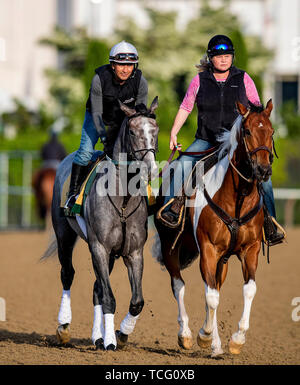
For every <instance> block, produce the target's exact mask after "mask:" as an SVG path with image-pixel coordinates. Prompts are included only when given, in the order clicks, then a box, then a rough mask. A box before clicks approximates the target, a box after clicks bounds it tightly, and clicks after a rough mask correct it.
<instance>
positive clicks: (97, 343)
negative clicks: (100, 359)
mask: <svg viewBox="0 0 300 385" xmlns="http://www.w3.org/2000/svg"><path fill="white" fill-rule="evenodd" d="M95 346H96V350H104V341H103V338H98V339H97V340H96V341H95Z"/></svg>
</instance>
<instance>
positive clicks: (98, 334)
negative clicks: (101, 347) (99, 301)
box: [92, 305, 104, 345]
mask: <svg viewBox="0 0 300 385" xmlns="http://www.w3.org/2000/svg"><path fill="white" fill-rule="evenodd" d="M103 337H104V325H103V313H102V306H101V305H96V306H94V323H93V330H92V341H93V344H94V345H95V342H96V341H97V340H99V339H100V338H103Z"/></svg>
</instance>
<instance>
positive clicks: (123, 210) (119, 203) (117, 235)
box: [42, 97, 159, 350]
mask: <svg viewBox="0 0 300 385" xmlns="http://www.w3.org/2000/svg"><path fill="white" fill-rule="evenodd" d="M120 107H121V109H122V110H123V111H124V112H125V114H126V117H125V120H124V122H123V124H122V127H121V129H120V132H119V136H118V138H117V140H116V143H115V146H114V151H113V157H112V159H109V158H107V159H108V160H107V161H102V162H100V164H99V165H98V167H99V168H98V171H97V175H96V178H95V181H94V183H93V185H92V187H91V190H90V192H89V195H88V196H87V198H86V200H85V202H84V206H83V209H84V221H85V230H84V227H82V226H80V222H79V221H78V219H81V220H82V218H81V217H80V218H79V217H78V216H77V219H76V218H72V217H68V218H66V217H63V216H61V215H60V207H59V206H60V201H61V194H62V188H63V184H64V182H65V180H66V178H67V176H68V175H69V173H70V170H71V166H72V161H73V158H74V155H75V153H73V154H70V155H69V156H68V157H67V158H66V159H65V160H64V161H63V162H62V163H61V164H60V166H59V168H58V170H57V174H56V179H55V184H54V191H53V201H52V222H53V228H54V231H55V235H56V240H55V241H54V242H53V243H52V244H51V245H50V246H49V247H48V249H47V251H46V252H45V254H44V256H43V257H42V259H45V258H47V257H49V256H50V255H53V254H55V253H56V252H57V253H58V257H59V261H60V263H61V281H62V286H63V293H62V298H61V305H60V310H59V314H58V323H59V326H58V328H57V333H56V334H57V337H58V339H59V341H60V342H61V343H67V342H68V341H69V340H70V327H69V326H70V323H71V318H72V314H71V300H70V288H71V285H72V282H73V278H74V273H75V270H74V268H73V265H72V253H73V248H74V244H75V241H76V239H77V237H78V235H79V236H80V237H81V238H83V239H84V240H85V241H86V242H87V243H88V246H89V250H90V252H91V255H92V262H93V267H94V271H95V275H96V281H95V284H94V290H93V304H94V324H93V330H92V342H93V344H94V345H96V347H97V348H102V349H103V348H104V349H106V350H115V349H116V347H117V341H118V345H119V346H122V345H125V344H126V342H127V339H128V335H129V334H130V333H132V332H133V329H134V327H135V324H136V321H137V319H138V317H139V314H140V313H141V311H142V308H143V305H144V300H143V294H142V274H143V247H144V244H145V242H146V240H147V228H148V227H147V225H148V221H147V220H148V213H147V202H146V199H145V197H144V196H143V193H142V190H141V189H140V188H137V189H136V191H135V192H134V193H132V192H131V191H127V190H130V189H129V188H128V186H130V183H131V182H133V181H134V178H136V175H139V173H137V172H135V173H134V172H133V173H130V168H131V167H132V165H133V164H135V166H136V165H138V167H139V166H141V169H142V165H144V166H145V167H144V171H145V169H146V172H147V174H148V175H147V177H148V176H150V177H151V176H153V175H156V174H157V166H156V162H155V153H156V149H157V137H158V130H159V129H158V125H157V123H156V120H155V115H154V111H155V109H156V108H157V107H158V98H157V97H156V98H155V99H154V100H153V102H152V104H151V106H150V109H147V108H146V107H145V109H144V110H140V111H139V112H137V111H136V110H135V109H130V108H128V107H127V106H125V105H124V104H122V103H121V102H120ZM102 163H103V164H102ZM105 165H106V166H105ZM110 166H114V167H110ZM108 168H110V169H113V170H114V173H113V174H112V173H110V174H109V176H108V173H107V169H108ZM121 174H122V175H123V177H121ZM140 174H141V173H140ZM124 175H125V177H126V178H124ZM143 175H144V176H145V173H144V174H143ZM140 179H141V178H140ZM103 180H105V183H104V182H103ZM112 182H113V183H112ZM139 183H140V184H141V183H142V182H139ZM108 184H110V185H111V184H112V185H114V187H115V190H114V191H115V193H112V192H111V191H110V190H109V189H108V187H107V186H108ZM131 184H132V185H134V183H131ZM135 185H137V183H136V184H135ZM126 188H127V189H126ZM112 190H113V189H112ZM124 191H125V192H124ZM120 256H122V257H123V261H124V263H125V265H126V267H127V269H128V276H129V280H130V284H131V291H132V297H131V300H130V306H129V312H128V314H127V315H126V317H125V318H124V319H123V321H122V322H121V325H120V330H118V331H117V332H116V333H115V329H114V313H115V309H116V301H115V298H114V295H113V291H112V288H111V285H110V279H109V275H110V273H111V271H112V269H113V266H114V261H115V259H116V258H117V257H120Z"/></svg>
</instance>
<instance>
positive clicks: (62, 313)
mask: <svg viewBox="0 0 300 385" xmlns="http://www.w3.org/2000/svg"><path fill="white" fill-rule="evenodd" d="M71 320H72V311H71V292H70V290H63V293H62V296H61V303H60V309H59V313H58V323H59V324H60V325H64V324H69V323H71Z"/></svg>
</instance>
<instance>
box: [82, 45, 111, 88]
mask: <svg viewBox="0 0 300 385" xmlns="http://www.w3.org/2000/svg"><path fill="white" fill-rule="evenodd" d="M107 53H108V47H107V45H106V44H105V43H104V42H102V41H99V40H96V39H91V40H90V41H89V42H88V45H87V53H86V60H85V66H84V71H83V82H84V89H85V93H86V94H88V93H89V90H90V86H91V81H92V78H93V76H94V75H95V69H96V68H98V67H100V66H102V65H104V64H107V57H108V55H107Z"/></svg>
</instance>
